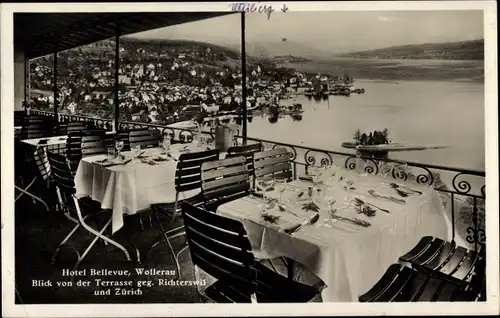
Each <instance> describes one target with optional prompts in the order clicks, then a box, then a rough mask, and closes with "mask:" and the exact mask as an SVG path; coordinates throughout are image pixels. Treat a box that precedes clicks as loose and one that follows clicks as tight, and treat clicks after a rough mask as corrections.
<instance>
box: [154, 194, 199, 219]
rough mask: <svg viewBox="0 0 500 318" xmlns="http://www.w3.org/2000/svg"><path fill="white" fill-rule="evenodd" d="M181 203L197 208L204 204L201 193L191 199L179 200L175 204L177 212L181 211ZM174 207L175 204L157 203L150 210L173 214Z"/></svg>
mask: <svg viewBox="0 0 500 318" xmlns="http://www.w3.org/2000/svg"><path fill="white" fill-rule="evenodd" d="M182 202H188V203H190V204H192V205H195V206H198V205H200V204H203V203H204V200H203V195H202V194H201V193H199V194H197V195H195V196H193V197H191V198H187V199H184V200H179V202H178V203H177V212H179V211H180V210H181V204H182ZM174 205H175V202H167V203H157V204H152V205H151V209H152V210H153V211H156V212H160V213H168V214H173V213H174Z"/></svg>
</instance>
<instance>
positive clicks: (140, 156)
mask: <svg viewBox="0 0 500 318" xmlns="http://www.w3.org/2000/svg"><path fill="white" fill-rule="evenodd" d="M145 152H146V151H143V152H141V153H140V154H138V155H137V158H142V155H143V154H144V153H145Z"/></svg>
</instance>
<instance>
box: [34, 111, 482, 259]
mask: <svg viewBox="0 0 500 318" xmlns="http://www.w3.org/2000/svg"><path fill="white" fill-rule="evenodd" d="M32 113H34V114H39V115H45V116H53V115H54V114H53V113H49V112H44V111H36V110H35V111H32ZM59 120H60V121H61V122H65V121H87V122H91V123H92V125H93V126H94V127H96V128H105V129H111V127H112V120H111V119H101V118H92V117H86V116H79V115H59ZM145 127H148V128H152V129H158V130H159V131H160V133H161V134H162V135H166V134H168V135H170V136H171V138H172V140H173V141H177V142H181V143H189V142H192V141H193V140H194V137H195V130H193V129H184V128H176V127H175V128H174V127H168V126H162V125H156V124H148V123H140V122H120V123H119V124H118V129H136V128H145ZM203 133H204V134H207V135H208V136H209V138H208V139H212V140H214V139H215V136H214V133H213V132H203ZM247 140H248V141H249V142H258V143H261V144H262V146H263V147H264V149H274V148H277V147H284V148H286V149H288V151H289V153H290V158H291V160H292V162H293V170H294V175H295V177H296V178H297V176H298V175H300V174H307V173H308V168H309V167H311V166H328V165H332V164H336V165H341V166H344V167H345V168H346V169H349V170H355V169H356V170H358V171H359V170H361V171H364V172H366V173H368V174H373V175H377V174H383V175H384V177H391V178H393V179H394V180H399V181H405V182H416V183H418V184H426V185H429V186H432V187H434V188H435V189H436V190H437V191H439V192H440V193H441V194H444V195H446V196H447V197H449V199H450V203H451V206H450V209H451V218H452V222H451V223H452V232H453V233H452V235H453V237H455V234H456V233H455V232H456V229H455V227H456V226H455V220H456V217H455V214H456V207H457V204H458V205H459V212H462V211H463V210H464V209H471V210H472V213H467V214H469V215H470V214H471V226H468V227H467V228H465V229H463V231H465V234H466V235H465V240H466V242H467V243H469V244H472V245H474V247H475V248H476V249H477V248H478V245H482V244H485V241H486V234H485V228H484V227H485V226H484V222H485V211H484V203H485V198H486V193H485V176H486V174H485V172H484V171H477V170H466V169H459V168H455V167H448V166H440V165H431V164H422V163H418V162H410V161H402V160H395V159H388V158H386V159H380V158H373V157H366V156H362V157H357V156H356V154H355V153H349V152H339V151H333V150H325V149H319V148H311V147H305V146H302V145H294V144H287V143H281V142H276V141H270V140H263V139H257V138H247ZM241 142H242V137H241V136H240V135H239V132H238V133H237V134H236V136H235V137H234V140H233V144H234V145H238V144H241ZM357 164H360V165H362V167H356V165H357ZM464 198H465V199H464ZM445 204H447V203H445ZM459 217H460V215H459Z"/></svg>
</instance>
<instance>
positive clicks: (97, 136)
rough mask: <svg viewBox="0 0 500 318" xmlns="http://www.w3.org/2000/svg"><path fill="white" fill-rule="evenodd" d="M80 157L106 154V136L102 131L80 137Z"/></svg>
mask: <svg viewBox="0 0 500 318" xmlns="http://www.w3.org/2000/svg"><path fill="white" fill-rule="evenodd" d="M81 147H82V157H88V156H95V155H101V154H105V153H107V152H108V151H107V148H106V135H105V133H104V132H103V131H99V132H95V133H92V134H87V135H84V136H82V142H81Z"/></svg>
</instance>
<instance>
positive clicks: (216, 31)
mask: <svg viewBox="0 0 500 318" xmlns="http://www.w3.org/2000/svg"><path fill="white" fill-rule="evenodd" d="M245 36H246V41H247V43H252V44H255V43H270V42H279V41H282V38H287V41H291V42H293V43H296V44H300V45H304V46H310V47H312V48H315V49H319V50H322V51H327V52H331V53H345V52H352V51H362V50H370V49H377V48H384V47H389V46H396V45H406V44H421V43H438V42H454V41H466V40H475V39H482V38H483V12H482V11H470V10H468V11H414V10H412V11H343V12H342V11H330V12H326V11H323V12H287V13H283V12H281V11H280V10H276V11H275V12H273V13H272V14H271V17H270V19H268V18H267V16H266V15H265V14H259V13H248V14H246V35H245ZM133 37H136V38H142V39H185V40H193V41H204V42H210V43H214V44H221V45H232V46H235V45H239V44H240V41H241V31H240V15H239V14H234V15H228V16H222V17H217V18H212V19H207V20H201V21H196V22H191V23H186V24H181V25H175V26H171V27H166V28H161V29H156V30H150V31H146V32H142V33H137V34H135V35H133Z"/></svg>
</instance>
